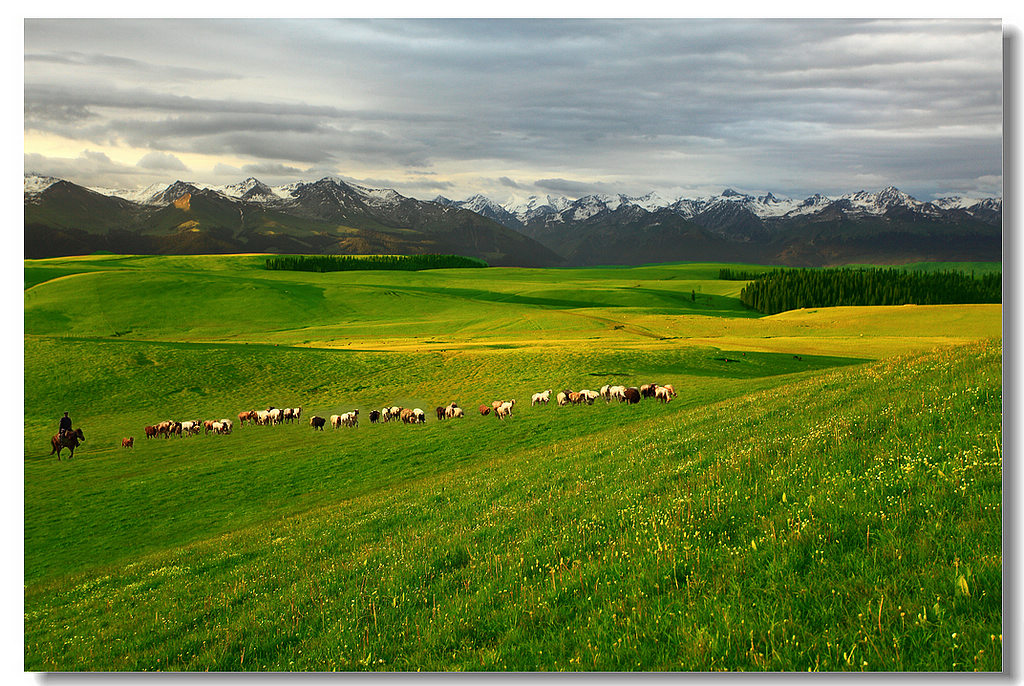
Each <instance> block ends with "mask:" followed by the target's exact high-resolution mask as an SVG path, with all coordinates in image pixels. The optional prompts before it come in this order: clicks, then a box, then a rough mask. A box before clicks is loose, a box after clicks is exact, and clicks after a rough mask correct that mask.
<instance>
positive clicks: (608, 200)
mask: <svg viewBox="0 0 1024 686" xmlns="http://www.w3.org/2000/svg"><path fill="white" fill-rule="evenodd" d="M435 202H440V203H442V204H445V205H448V206H454V207H462V208H465V209H470V210H473V211H474V212H479V213H481V214H484V215H485V216H489V217H491V218H493V219H495V220H496V221H500V222H502V223H503V224H505V225H506V226H526V225H529V224H531V223H536V222H537V221H543V222H544V223H545V224H552V223H563V224H572V223H575V222H581V221H587V220H589V219H591V218H592V217H595V216H597V215H599V214H601V213H602V212H615V211H616V210H618V209H619V208H621V207H623V206H627V205H629V206H634V207H639V208H641V209H643V210H645V211H647V212H655V211H657V210H660V209H669V210H671V211H672V212H674V213H676V214H678V215H679V216H681V217H683V218H685V219H690V220H695V221H697V222H698V223H700V220H699V218H700V217H716V216H717V217H724V216H729V217H736V216H739V213H740V212H741V211H743V212H746V213H749V214H750V215H751V216H752V217H754V218H756V219H757V220H761V221H767V222H772V221H774V220H779V219H784V218H788V217H799V216H802V215H810V214H815V213H817V212H821V211H822V210H824V209H825V208H827V207H829V206H833V205H834V206H835V209H837V210H838V211H841V212H843V213H844V214H846V215H849V216H882V215H885V214H886V213H887V212H890V211H893V210H906V211H910V212H916V213H919V214H921V215H924V216H933V217H934V216H940V215H941V214H942V212H943V211H945V210H950V209H961V210H965V211H969V210H970V208H972V207H978V206H980V209H985V210H988V211H992V210H995V211H1001V208H1002V201H1001V200H1000V199H996V198H988V199H979V200H969V199H963V198H949V199H943V200H936V201H934V202H922V201H919V200H917V199H915V198H913V197H912V196H910V195H909V194H907V193H905V192H903V191H901V190H899V189H898V188H895V187H893V186H889V187H887V188H884V189H882V190H881V191H878V192H877V193H874V192H870V191H863V190H862V191H857V192H855V193H848V194H845V195H839V196H831V197H829V196H825V195H822V194H820V193H819V194H815V195H812V196H810V197H807V198H804V199H802V200H800V199H793V198H787V197H779V196H776V195H775V194H773V193H766V194H764V195H751V194H747V193H742V192H739V191H736V190H734V189H731V188H727V189H725V190H724V191H722V193H720V194H717V195H708V196H698V197H695V198H686V197H678V198H673V199H666V198H664V197H662V196H660V195H659V194H658V193H656V192H653V191H652V192H650V193H647V194H646V195H642V196H629V195H623V194H618V195H611V194H591V195H586V196H583V197H581V198H578V199H575V200H573V199H570V198H566V197H560V196H551V195H547V196H535V195H534V196H529V197H528V198H512V199H510V200H508V201H506V202H504V203H498V202H495V201H494V200H491V199H489V198H487V197H485V196H482V195H475V196H473V197H472V198H469V199H468V200H463V201H453V200H449V199H447V198H443V197H440V196H439V197H438V198H437V199H436V200H435Z"/></svg>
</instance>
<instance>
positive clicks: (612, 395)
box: [121, 384, 676, 448]
mask: <svg viewBox="0 0 1024 686" xmlns="http://www.w3.org/2000/svg"><path fill="white" fill-rule="evenodd" d="M674 397H676V391H675V388H673V387H672V385H671V384H666V385H664V386H660V385H658V384H644V385H642V386H640V387H636V386H610V385H605V386H602V387H601V390H600V391H592V390H589V389H583V390H580V391H570V390H564V391H560V392H559V393H558V394H556V395H555V402H556V403H558V405H559V406H566V405H593V404H594V401H595V400H597V399H598V398H604V401H605V402H606V403H610V402H611V401H612V400H616V401H618V402H620V403H628V404H635V403H638V402H640V399H641V398H655V399H657V400H660V401H661V402H663V403H667V402H671V400H672V398H674ZM550 400H551V389H548V390H546V391H542V392H540V393H534V394H533V397H532V398H531V402H530V404H531V406H534V405H544V404H547V403H548V402H550ZM515 404H516V401H515V400H495V401H494V402H492V403H491V404H490V405H480V407H479V408H478V411H479V412H480V414H481V415H482V416H485V417H486V416H487V415H489V414H491V412H492V411H493V412H494V416H496V417H498V419H506V418H507V417H511V416H512V409H513V408H514V407H515ZM435 414H436V415H437V418H438V419H439V420H442V419H458V418H462V417H465V416H466V413H465V411H464V410H463V409H462V408H461V407H459V405H458V403H454V402H453V403H450V404H448V405H446V406H444V407H437V408H435ZM301 417H302V408H301V407H286V408H279V407H268V408H267V409H266V410H246V411H245V412H239V413H238V424H239V425H240V426H244V425H245V424H246V423H249V424H251V425H257V426H271V425H275V424H285V423H293V422H297V421H299V419H300V418H301ZM369 418H370V423H371V424H377V423H382V422H392V421H401V422H402V423H403V424H425V423H426V421H427V415H426V413H425V412H424V411H423V410H421V409H420V408H418V407H416V408H411V409H410V408H405V407H397V406H394V407H384V408H381V409H380V410H371V411H370V413H369ZM328 423H330V425H331V427H332V428H334V429H337V428H340V427H343V426H346V427H355V426H359V410H352V411H350V412H346V413H344V414H333V415H331V416H330V417H329V418H327V417H320V416H317V415H313V416H312V417H310V419H309V425H310V426H311V427H313V429H314V430H320V431H323V430H324V426H326V425H327V424H328ZM233 427H234V422H233V421H231V420H230V419H220V420H209V419H208V420H205V421H203V420H199V419H197V420H191V421H184V422H179V421H173V420H168V421H163V422H160V423H158V424H153V425H151V426H147V427H146V428H145V432H146V438H157V437H160V436H163V437H164V438H169V437H170V436H195V435H197V434H198V433H199V432H200V431H202V432H203V433H204V434H209V433H214V434H229V433H231V430H232V428H233ZM134 441H135V439H134V437H128V438H124V439H122V441H121V445H122V447H125V448H131V447H133V445H134Z"/></svg>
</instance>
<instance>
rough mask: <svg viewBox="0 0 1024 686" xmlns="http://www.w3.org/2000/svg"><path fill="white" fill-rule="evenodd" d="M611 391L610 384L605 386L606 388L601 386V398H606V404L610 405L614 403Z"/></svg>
mask: <svg viewBox="0 0 1024 686" xmlns="http://www.w3.org/2000/svg"><path fill="white" fill-rule="evenodd" d="M611 389H612V387H611V386H609V385H608V384H605V385H604V386H601V390H600V391H598V392H599V393H600V394H601V397H602V398H604V401H605V402H606V403H610V402H611V401H612V393H611Z"/></svg>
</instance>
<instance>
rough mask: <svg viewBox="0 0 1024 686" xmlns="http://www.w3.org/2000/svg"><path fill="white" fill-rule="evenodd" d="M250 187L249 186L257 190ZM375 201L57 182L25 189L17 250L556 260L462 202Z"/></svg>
mask: <svg viewBox="0 0 1024 686" xmlns="http://www.w3.org/2000/svg"><path fill="white" fill-rule="evenodd" d="M257 192H258V189H257ZM386 200H387V201H386V202H382V203H381V204H379V205H374V204H371V203H370V202H367V199H366V198H365V197H363V196H362V195H361V194H360V193H359V192H358V191H357V190H356V189H354V188H352V187H350V186H347V185H345V184H344V183H341V182H337V181H334V180H331V179H324V180H322V181H318V182H316V183H313V184H302V185H300V186H299V187H298V188H297V189H296V191H295V194H294V197H292V198H290V199H288V200H278V201H275V202H272V203H267V202H251V201H247V200H241V199H237V198H231V197H228V196H226V195H224V194H222V193H219V192H217V191H212V190H205V189H200V188H197V187H195V186H193V185H191V184H186V183H182V182H177V183H175V184H172V185H171V186H170V187H168V189H167V190H165V191H163V192H162V193H161V194H160V196H159V197H158V198H156V199H155V200H154V201H153V204H145V205H143V204H139V203H133V202H130V201H128V200H123V199H121V198H116V197H110V196H105V195H102V194H99V193H96V192H94V191H91V190H88V189H86V188H83V187H81V186H77V185H75V184H72V183H69V182H67V181H60V182H58V183H55V184H53V185H51V186H49V187H48V188H46V189H45V190H44V191H42V192H40V193H36V194H32V195H26V197H25V258H26V259H34V258H43V257H58V256H63V255H81V254H90V253H93V252H96V251H99V250H108V251H111V252H119V253H145V254H201V253H215V254H220V253H241V252H269V253H290V254H296V253H311V254H339V255H366V254H401V255H420V254H427V253H442V254H461V255H467V256H470V257H477V258H480V259H482V260H484V261H486V262H487V263H488V264H491V265H495V266H524V267H551V266H556V265H559V264H562V263H563V259H562V258H561V257H559V256H558V255H556V254H555V253H553V252H552V251H551V250H549V249H548V248H546V247H544V246H543V245H541V244H539V243H537V242H536V241H534V240H533V239H531V238H529V237H527V236H524V235H522V234H520V233H517V232H515V231H513V230H511V229H509V228H507V227H504V226H502V225H501V224H498V223H497V222H495V221H493V220H490V219H487V218H485V217H481V216H480V215H478V214H475V213H473V212H470V211H468V210H461V209H457V208H449V207H443V206H441V205H438V204H436V203H432V202H421V201H419V200H414V199H412V198H404V197H402V196H400V195H398V194H397V193H395V194H394V195H393V196H392V197H389V198H387V199H386Z"/></svg>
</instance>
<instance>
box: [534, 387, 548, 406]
mask: <svg viewBox="0 0 1024 686" xmlns="http://www.w3.org/2000/svg"><path fill="white" fill-rule="evenodd" d="M549 400H551V389H550V388H549V389H548V390H546V391H544V392H543V393H534V394H533V397H532V398H530V407H533V406H534V405H536V404H538V403H544V404H547V402H548V401H549Z"/></svg>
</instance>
